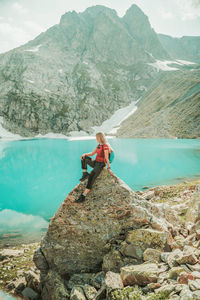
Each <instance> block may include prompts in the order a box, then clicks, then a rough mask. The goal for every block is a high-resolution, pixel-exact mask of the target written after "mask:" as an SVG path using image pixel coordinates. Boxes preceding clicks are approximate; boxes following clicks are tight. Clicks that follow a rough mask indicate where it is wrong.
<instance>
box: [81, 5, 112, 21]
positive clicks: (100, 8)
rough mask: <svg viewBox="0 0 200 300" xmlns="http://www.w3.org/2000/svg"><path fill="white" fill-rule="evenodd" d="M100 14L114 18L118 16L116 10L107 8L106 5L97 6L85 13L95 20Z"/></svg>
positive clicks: (84, 13)
mask: <svg viewBox="0 0 200 300" xmlns="http://www.w3.org/2000/svg"><path fill="white" fill-rule="evenodd" d="M100 13H106V14H110V15H113V16H117V12H116V10H114V9H112V8H109V7H106V6H104V5H95V6H91V7H88V8H87V9H86V10H85V11H84V12H83V15H90V16H91V17H92V18H95V17H96V16H97V15H98V14H100Z"/></svg>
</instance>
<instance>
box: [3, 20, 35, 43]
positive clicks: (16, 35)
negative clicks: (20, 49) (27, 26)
mask: <svg viewBox="0 0 200 300" xmlns="http://www.w3.org/2000/svg"><path fill="white" fill-rule="evenodd" d="M0 34H1V35H4V36H6V37H7V39H9V40H12V41H16V42H18V43H25V42H26V41H27V40H28V39H30V35H29V33H28V32H27V31H25V30H24V29H23V28H21V27H17V26H13V25H11V24H10V23H6V22H2V23H0Z"/></svg>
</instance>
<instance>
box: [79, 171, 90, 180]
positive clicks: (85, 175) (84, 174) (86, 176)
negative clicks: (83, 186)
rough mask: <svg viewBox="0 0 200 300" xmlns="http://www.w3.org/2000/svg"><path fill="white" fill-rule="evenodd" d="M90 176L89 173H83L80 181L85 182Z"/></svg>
mask: <svg viewBox="0 0 200 300" xmlns="http://www.w3.org/2000/svg"><path fill="white" fill-rule="evenodd" d="M89 175H90V174H89V173H88V172H83V176H82V177H81V178H80V179H79V180H80V181H84V180H85V179H86V178H88V176H89Z"/></svg>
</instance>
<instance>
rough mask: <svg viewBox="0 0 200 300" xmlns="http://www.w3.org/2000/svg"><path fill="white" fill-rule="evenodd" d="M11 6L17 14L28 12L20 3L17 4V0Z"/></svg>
mask: <svg viewBox="0 0 200 300" xmlns="http://www.w3.org/2000/svg"><path fill="white" fill-rule="evenodd" d="M12 8H13V9H15V10H16V11H17V12H18V13H19V14H22V15H24V14H27V13H28V9H27V8H25V7H23V6H22V5H21V4H19V3H18V2H15V3H14V4H13V5H12Z"/></svg>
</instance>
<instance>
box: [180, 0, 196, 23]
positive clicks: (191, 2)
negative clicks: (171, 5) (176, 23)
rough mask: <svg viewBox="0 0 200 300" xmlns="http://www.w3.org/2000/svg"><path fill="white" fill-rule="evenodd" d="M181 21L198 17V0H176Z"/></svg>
mask: <svg viewBox="0 0 200 300" xmlns="http://www.w3.org/2000/svg"><path fill="white" fill-rule="evenodd" d="M176 3H177V5H178V7H179V10H180V17H181V19H182V21H187V20H194V19H196V18H198V17H200V0H176Z"/></svg>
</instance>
